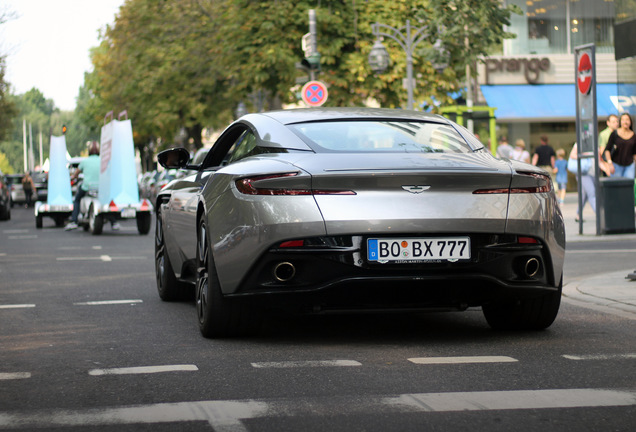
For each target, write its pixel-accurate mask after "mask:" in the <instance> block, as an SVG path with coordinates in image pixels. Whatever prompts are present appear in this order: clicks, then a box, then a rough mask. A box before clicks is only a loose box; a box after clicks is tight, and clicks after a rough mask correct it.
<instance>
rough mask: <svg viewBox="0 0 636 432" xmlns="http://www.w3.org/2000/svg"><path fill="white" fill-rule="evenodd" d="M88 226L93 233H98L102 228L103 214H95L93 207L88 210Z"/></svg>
mask: <svg viewBox="0 0 636 432" xmlns="http://www.w3.org/2000/svg"><path fill="white" fill-rule="evenodd" d="M88 227H89V229H90V231H91V234H93V235H100V234H101V233H102V230H103V229H104V216H103V215H101V214H98V215H96V214H95V212H94V210H93V207H91V208H90V210H89V211H88Z"/></svg>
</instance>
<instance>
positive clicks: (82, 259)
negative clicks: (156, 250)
mask: <svg viewBox="0 0 636 432" xmlns="http://www.w3.org/2000/svg"><path fill="white" fill-rule="evenodd" d="M141 259H147V257H144V256H118V257H111V256H110V255H100V256H98V257H82V256H80V257H57V258H56V260H57V261H105V262H107V261H113V260H127V261H128V260H141Z"/></svg>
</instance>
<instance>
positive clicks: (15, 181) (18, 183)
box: [6, 174, 26, 207]
mask: <svg viewBox="0 0 636 432" xmlns="http://www.w3.org/2000/svg"><path fill="white" fill-rule="evenodd" d="M22 177H24V176H23V175H22V174H7V175H6V178H7V183H8V184H9V190H10V191H11V207H13V206H14V205H15V204H24V203H26V196H25V195H24V189H23V188H22Z"/></svg>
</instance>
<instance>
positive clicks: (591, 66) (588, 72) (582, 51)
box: [574, 43, 603, 235]
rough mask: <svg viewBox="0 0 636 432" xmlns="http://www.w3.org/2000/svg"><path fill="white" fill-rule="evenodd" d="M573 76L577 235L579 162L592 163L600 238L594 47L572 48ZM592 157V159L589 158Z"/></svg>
mask: <svg viewBox="0 0 636 432" xmlns="http://www.w3.org/2000/svg"><path fill="white" fill-rule="evenodd" d="M574 58H575V62H574V76H575V77H576V83H575V84H574V89H575V93H576V143H577V172H578V181H577V183H578V192H579V194H578V195H579V196H578V199H579V211H580V214H579V234H583V193H582V186H581V183H582V182H581V158H582V157H583V158H585V157H592V158H595V159H593V160H594V188H595V189H596V194H595V195H596V202H595V204H596V235H600V234H601V217H600V215H601V208H600V206H601V203H602V199H601V193H603V191H602V190H601V188H600V181H599V177H600V168H599V156H598V122H597V116H596V46H595V45H594V44H593V43H592V44H586V45H580V46H577V47H575V48H574ZM590 153H591V156H589V154H590Z"/></svg>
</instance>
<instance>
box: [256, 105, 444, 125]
mask: <svg viewBox="0 0 636 432" xmlns="http://www.w3.org/2000/svg"><path fill="white" fill-rule="evenodd" d="M261 115H265V116H267V117H271V118H273V119H275V120H277V121H279V122H280V123H283V124H286V125H287V124H292V123H300V122H312V121H328V120H353V119H358V120H359V119H365V120H373V119H384V120H386V119H395V120H418V121H435V122H441V123H448V120H446V119H445V118H444V117H441V116H438V115H435V114H428V113H423V112H419V111H410V110H402V109H389V108H363V107H356V108H354V107H350V108H346V107H345V108H299V109H289V110H279V111H268V112H266V113H263V114H261Z"/></svg>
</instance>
